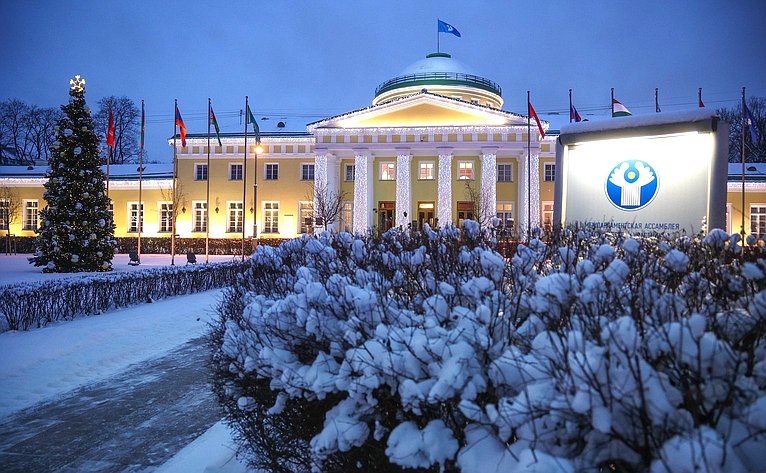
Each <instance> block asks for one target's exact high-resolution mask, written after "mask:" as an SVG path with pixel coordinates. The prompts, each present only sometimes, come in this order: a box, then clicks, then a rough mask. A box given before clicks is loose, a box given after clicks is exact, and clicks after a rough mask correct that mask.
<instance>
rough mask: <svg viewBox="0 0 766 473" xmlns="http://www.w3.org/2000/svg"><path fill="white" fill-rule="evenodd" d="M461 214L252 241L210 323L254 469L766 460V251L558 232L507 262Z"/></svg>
mask: <svg viewBox="0 0 766 473" xmlns="http://www.w3.org/2000/svg"><path fill="white" fill-rule="evenodd" d="M466 225H467V226H466V227H465V229H464V230H465V231H464V232H462V234H461V232H460V231H458V230H457V229H455V228H454V227H446V228H445V229H443V230H441V231H440V232H438V233H437V232H434V231H432V230H430V229H427V230H426V231H424V232H423V233H413V234H409V233H400V232H398V231H396V230H392V231H389V232H387V233H385V234H383V235H382V236H380V237H365V238H361V237H354V236H352V235H350V234H347V233H341V234H338V235H329V234H325V235H322V236H321V237H319V238H302V239H297V240H294V241H290V242H288V243H285V244H283V245H282V246H281V247H279V248H258V250H257V251H256V253H255V254H254V256H253V258H252V260H251V267H250V268H249V269H248V270H247V272H246V273H245V275H244V277H243V278H241V279H239V280H238V283H237V284H236V285H235V286H234V287H233V288H232V289H231V290H229V292H228V293H227V296H226V297H225V299H224V302H223V303H222V305H221V308H220V311H221V320H220V324H219V326H218V327H217V328H216V329H215V330H214V332H213V336H212V340H213V342H214V346H213V349H214V355H213V360H214V368H215V369H216V383H215V384H216V388H217V393H218V395H219V398H220V400H221V402H222V404H223V406H224V408H225V410H226V414H227V418H228V419H229V421H230V422H231V423H232V425H234V426H235V428H236V429H237V431H238V432H239V437H240V439H241V441H242V442H243V444H245V445H244V446H245V447H246V448H247V449H249V450H251V451H252V452H254V453H255V455H254V456H253V458H254V466H258V467H265V468H271V469H272V470H273V471H309V470H311V469H314V470H326V471H349V470H352V469H353V470H356V469H358V468H361V469H362V471H391V470H392V469H396V468H397V467H402V468H420V469H431V470H435V471H438V470H439V469H444V470H447V471H462V472H464V473H492V472H498V473H499V472H504V473H505V472H521V471H524V472H533V471H534V472H549V471H562V472H574V471H623V472H627V471H651V472H653V473H660V472H674V473H675V472H696V471H722V472H723V471H725V472H745V471H758V470H761V469H762V467H763V465H764V464H766V342H764V334H766V277H765V276H764V274H766V261H765V260H764V259H763V258H764V253H763V251H762V249H758V248H757V247H753V248H751V249H750V255H751V256H752V261H750V262H742V261H740V260H739V259H738V258H737V255H738V254H739V252H740V247H739V245H738V238H739V237H738V236H736V235H735V236H732V237H730V236H729V235H727V234H726V233H725V232H723V231H721V230H714V231H712V232H711V233H710V234H709V235H707V236H705V237H704V238H703V237H694V238H692V237H682V238H677V239H674V240H664V239H660V238H646V239H633V238H630V237H627V236H620V235H612V234H595V233H587V232H582V231H580V232H573V231H565V232H564V233H563V235H562V237H561V238H560V239H559V240H560V241H558V242H556V243H548V244H546V243H544V242H542V241H539V240H533V241H531V242H529V243H528V244H526V245H520V246H519V247H518V250H517V253H516V255H515V256H514V257H513V258H512V259H511V260H510V261H506V260H504V259H503V258H502V257H500V256H499V255H498V254H497V253H496V252H494V251H493V250H492V249H491V245H488V244H487V243H485V242H483V241H481V238H480V235H479V232H478V231H477V229H476V226H475V224H474V223H473V222H467V224H466ZM381 459H383V460H384V461H385V460H387V461H388V462H390V463H389V464H388V465H382V466H381V464H380V461H381Z"/></svg>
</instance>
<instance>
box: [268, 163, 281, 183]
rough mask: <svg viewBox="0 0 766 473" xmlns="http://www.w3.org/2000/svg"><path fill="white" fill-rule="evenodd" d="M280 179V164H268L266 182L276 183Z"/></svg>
mask: <svg viewBox="0 0 766 473" xmlns="http://www.w3.org/2000/svg"><path fill="white" fill-rule="evenodd" d="M277 179H279V164H276V163H273V164H266V180H267V181H276V180H277Z"/></svg>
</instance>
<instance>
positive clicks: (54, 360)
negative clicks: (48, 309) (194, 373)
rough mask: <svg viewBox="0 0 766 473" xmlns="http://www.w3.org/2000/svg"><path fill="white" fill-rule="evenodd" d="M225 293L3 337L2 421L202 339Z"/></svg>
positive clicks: (164, 302)
mask: <svg viewBox="0 0 766 473" xmlns="http://www.w3.org/2000/svg"><path fill="white" fill-rule="evenodd" d="M221 292H222V290H221V289H215V290H212V291H207V292H202V293H199V294H192V295H188V296H179V297H174V298H169V299H163V300H161V301H159V302H155V303H152V304H143V305H140V306H135V307H130V308H127V309H121V310H116V311H114V312H109V313H106V314H102V315H94V316H90V317H84V318H81V319H77V320H73V321H67V322H60V323H57V324H54V325H50V326H48V327H44V328H41V329H36V330H32V331H29V332H6V333H2V334H0V354H2V355H1V356H2V363H0V386H2V388H0V418H2V417H4V416H7V415H9V414H12V413H14V412H17V411H19V410H21V409H24V408H26V407H29V406H32V405H34V404H36V403H39V402H42V401H44V400H49V399H51V398H55V397H56V396H58V395H61V394H64V393H66V392H69V391H71V390H72V389H75V388H77V387H79V386H83V385H86V384H89V383H92V382H95V381H98V380H101V379H104V378H106V377H109V376H112V375H114V374H116V373H118V372H120V371H122V370H124V369H125V368H127V367H128V366H130V365H132V364H134V363H139V362H141V361H143V360H147V359H150V358H154V357H157V356H160V355H162V354H163V353H167V352H168V351H170V350H173V349H174V348H176V347H178V346H179V345H181V344H183V343H185V342H187V341H189V340H191V339H193V338H198V337H200V336H202V335H203V334H204V333H205V332H206V330H207V323H208V322H209V321H211V320H213V318H214V317H215V313H214V308H215V304H216V302H217V301H218V298H219V297H220V294H221Z"/></svg>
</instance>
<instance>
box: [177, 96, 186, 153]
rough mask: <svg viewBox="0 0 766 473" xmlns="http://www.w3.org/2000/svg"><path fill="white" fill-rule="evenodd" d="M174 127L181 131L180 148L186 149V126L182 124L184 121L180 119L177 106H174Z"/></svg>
mask: <svg viewBox="0 0 766 473" xmlns="http://www.w3.org/2000/svg"><path fill="white" fill-rule="evenodd" d="M176 126H177V127H178V128H180V129H181V146H183V147H184V148H186V125H185V124H184V119H183V118H181V112H180V111H179V110H178V106H176Z"/></svg>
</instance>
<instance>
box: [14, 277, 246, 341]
mask: <svg viewBox="0 0 766 473" xmlns="http://www.w3.org/2000/svg"><path fill="white" fill-rule="evenodd" d="M246 264H247V263H242V262H227V263H216V264H206V265H198V266H168V267H161V268H150V269H144V270H140V271H131V272H125V273H114V274H98V275H93V276H84V277H77V278H70V279H58V280H53V281H45V282H37V283H19V284H13V285H8V286H3V287H0V314H2V316H3V319H2V320H0V332H4V331H7V330H28V329H30V328H33V327H43V326H45V325H47V324H49V323H50V322H54V321H57V320H69V319H73V318H75V317H77V316H81V315H93V314H100V313H102V312H104V311H106V310H109V309H112V308H116V307H127V306H131V305H135V304H140V303H144V302H150V301H152V300H157V299H162V298H164V297H168V296H175V295H178V294H191V293H195V292H200V291H206V290H208V289H213V288H218V287H223V286H227V285H231V284H232V283H233V282H234V281H235V280H236V278H237V276H238V275H239V274H240V273H241V272H242V271H243V268H244V267H245V265H246Z"/></svg>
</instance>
